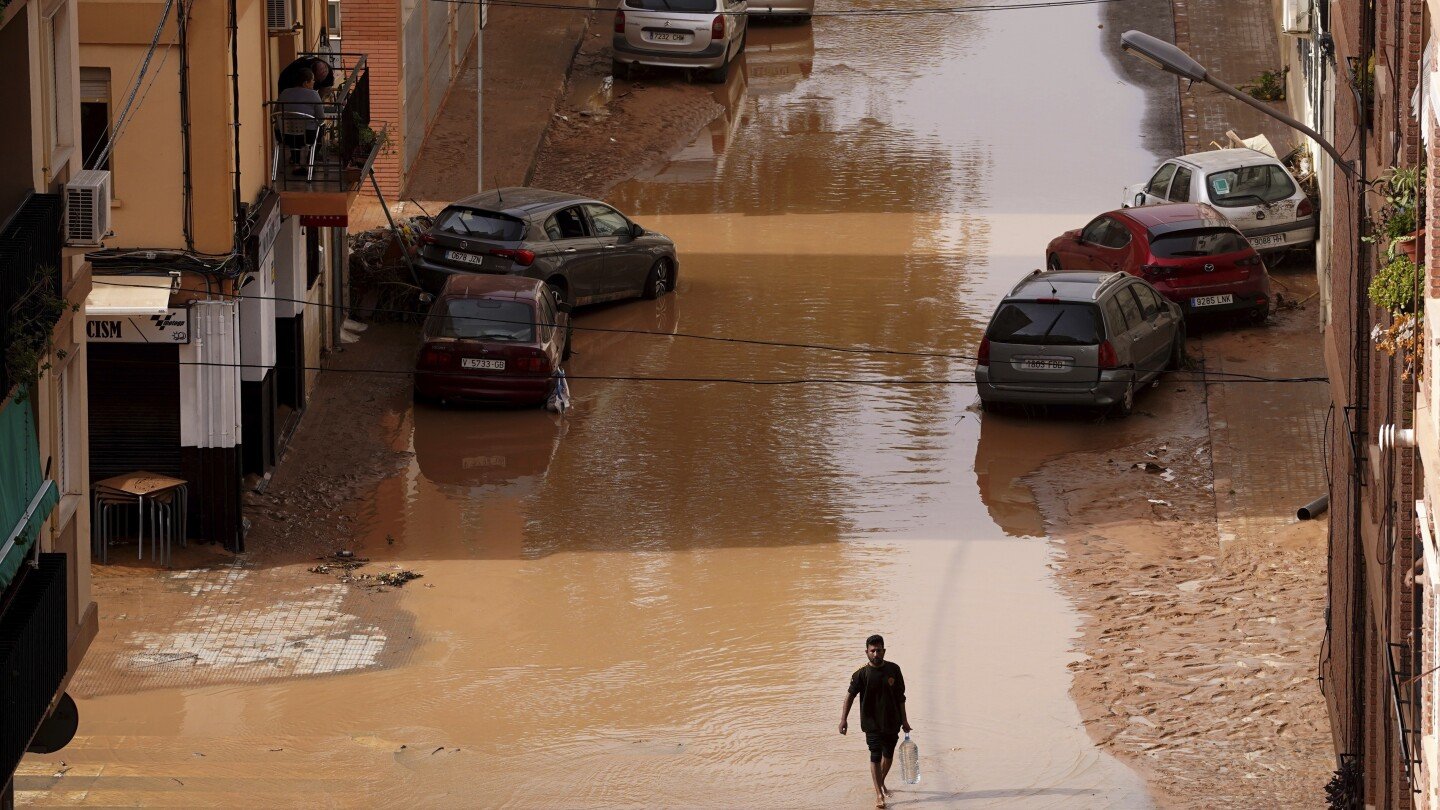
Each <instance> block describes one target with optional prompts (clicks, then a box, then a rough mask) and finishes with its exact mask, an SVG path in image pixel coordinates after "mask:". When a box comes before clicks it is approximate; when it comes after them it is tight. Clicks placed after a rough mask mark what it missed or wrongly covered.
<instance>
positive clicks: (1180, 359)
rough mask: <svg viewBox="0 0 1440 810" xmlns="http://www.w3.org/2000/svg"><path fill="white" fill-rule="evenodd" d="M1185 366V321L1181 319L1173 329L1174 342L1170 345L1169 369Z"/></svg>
mask: <svg viewBox="0 0 1440 810" xmlns="http://www.w3.org/2000/svg"><path fill="white" fill-rule="evenodd" d="M1184 368H1185V323H1184V322H1183V321H1182V322H1181V323H1180V326H1179V327H1178V328H1176V330H1175V342H1174V343H1173V344H1171V346H1170V370H1171V371H1180V370H1182V369H1184Z"/></svg>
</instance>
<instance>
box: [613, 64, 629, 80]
mask: <svg viewBox="0 0 1440 810" xmlns="http://www.w3.org/2000/svg"><path fill="white" fill-rule="evenodd" d="M610 75H611V76H614V77H615V78H617V79H628V78H630V63H629V62H621V61H620V60H619V59H611V60H610Z"/></svg>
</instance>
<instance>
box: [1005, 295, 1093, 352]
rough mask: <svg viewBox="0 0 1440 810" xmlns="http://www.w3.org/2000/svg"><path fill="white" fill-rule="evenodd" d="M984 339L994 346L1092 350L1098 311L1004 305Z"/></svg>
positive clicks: (1032, 303) (1016, 303)
mask: <svg viewBox="0 0 1440 810" xmlns="http://www.w3.org/2000/svg"><path fill="white" fill-rule="evenodd" d="M986 337H988V338H990V340H992V341H994V342H996V343H1022V344H1027V345H1037V346H1038V345H1046V344H1048V345H1051V346H1093V345H1095V344H1097V343H1099V342H1100V311H1099V310H1097V309H1096V308H1095V307H1094V306H1092V305H1090V304H1057V303H1046V302H1041V301H1007V302H1005V303H1004V304H1002V305H1001V306H1000V311H999V312H996V313H995V318H994V320H992V321H991V322H990V331H989V333H988V334H987V335H986Z"/></svg>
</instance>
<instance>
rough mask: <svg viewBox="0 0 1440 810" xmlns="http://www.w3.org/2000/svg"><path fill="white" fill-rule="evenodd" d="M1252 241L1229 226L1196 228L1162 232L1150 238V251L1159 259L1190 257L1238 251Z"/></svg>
mask: <svg viewBox="0 0 1440 810" xmlns="http://www.w3.org/2000/svg"><path fill="white" fill-rule="evenodd" d="M1248 247H1250V243H1249V242H1248V241H1246V240H1245V237H1244V236H1241V235H1240V234H1239V233H1238V232H1236V231H1232V230H1230V229H1229V228H1195V229H1193V230H1188V231H1171V232H1170V233H1162V234H1160V235H1159V236H1156V237H1154V238H1152V239H1151V240H1150V252H1151V253H1153V254H1155V257H1156V258H1157V259H1189V258H1196V257H1200V256H1223V255H1224V254H1226V253H1238V252H1240V251H1242V250H1245V249H1246V248H1248Z"/></svg>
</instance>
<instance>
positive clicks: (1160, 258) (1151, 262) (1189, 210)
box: [1045, 203, 1270, 320]
mask: <svg viewBox="0 0 1440 810" xmlns="http://www.w3.org/2000/svg"><path fill="white" fill-rule="evenodd" d="M1045 254H1046V258H1045V263H1046V266H1047V267H1048V268H1049V269H1051V270H1101V271H1114V270H1120V271H1122V272H1125V273H1129V274H1131V275H1134V276H1139V277H1141V278H1143V279H1145V280H1146V281H1148V282H1150V283H1151V284H1153V285H1154V286H1155V289H1157V290H1159V291H1160V292H1161V293H1162V294H1164V295H1165V297H1166V298H1169V299H1170V300H1171V301H1174V302H1175V303H1177V304H1179V305H1180V306H1181V307H1182V308H1183V309H1184V310H1185V314H1186V315H1187V316H1188V315H1195V314H1200V313H1208V312H1227V311H1248V312H1250V313H1251V314H1253V315H1254V317H1255V318H1256V319H1257V320H1264V319H1265V316H1266V315H1268V314H1269V312H1270V276H1269V274H1267V273H1266V272H1265V263H1264V262H1263V261H1261V260H1260V254H1259V253H1256V252H1255V249H1254V248H1253V247H1251V246H1250V242H1249V240H1247V239H1246V238H1245V235H1244V234H1242V233H1241V232H1240V231H1239V230H1237V229H1236V228H1235V226H1234V225H1231V224H1230V221H1229V220H1227V219H1226V218H1225V217H1224V215H1223V214H1221V213H1220V212H1219V211H1216V210H1215V209H1214V208H1211V207H1210V206H1208V205H1206V204H1204V203H1171V204H1168V205H1147V206H1143V207H1141V208H1125V209H1121V210H1119V211H1111V212H1110V213H1108V214H1101V215H1100V216H1098V217H1096V218H1095V219H1093V220H1091V221H1090V224H1089V225H1086V226H1085V227H1084V228H1081V229H1080V230H1077V231H1067V232H1065V233H1064V234H1061V235H1060V236H1057V237H1055V238H1054V239H1052V240H1051V241H1050V246H1049V247H1048V248H1046V249H1045Z"/></svg>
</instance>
